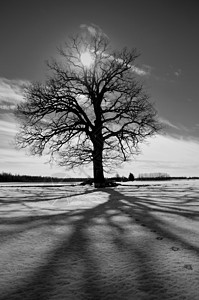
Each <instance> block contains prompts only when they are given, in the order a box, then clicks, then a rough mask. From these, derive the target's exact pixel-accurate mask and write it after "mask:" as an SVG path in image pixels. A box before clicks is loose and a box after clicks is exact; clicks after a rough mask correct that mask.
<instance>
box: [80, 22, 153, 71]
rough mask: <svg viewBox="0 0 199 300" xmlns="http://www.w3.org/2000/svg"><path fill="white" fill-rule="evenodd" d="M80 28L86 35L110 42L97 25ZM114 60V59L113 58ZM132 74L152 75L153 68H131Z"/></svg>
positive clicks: (84, 25)
mask: <svg viewBox="0 0 199 300" xmlns="http://www.w3.org/2000/svg"><path fill="white" fill-rule="evenodd" d="M80 28H81V29H82V30H84V31H85V32H86V34H89V35H91V36H93V37H96V36H98V37H99V38H100V37H105V38H106V39H108V40H109V37H108V36H107V35H106V34H105V33H104V32H103V30H102V29H101V28H100V27H99V26H97V25H95V24H91V25H86V24H81V25H80ZM104 57H106V54H104ZM107 57H109V59H110V58H111V56H110V55H107ZM112 58H113V59H114V57H112ZM117 60H118V62H120V61H121V62H122V59H119V58H117ZM130 67H131V70H132V72H134V73H135V74H137V75H139V76H146V75H150V73H151V69H152V68H151V67H150V66H148V65H143V66H142V67H137V66H130Z"/></svg>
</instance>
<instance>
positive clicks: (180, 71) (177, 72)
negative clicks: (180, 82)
mask: <svg viewBox="0 0 199 300" xmlns="http://www.w3.org/2000/svg"><path fill="white" fill-rule="evenodd" d="M174 75H175V76H176V77H179V76H181V75H182V70H181V69H178V70H177V71H175V72H174Z"/></svg>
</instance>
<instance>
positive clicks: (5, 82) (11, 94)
mask: <svg viewBox="0 0 199 300" xmlns="http://www.w3.org/2000/svg"><path fill="white" fill-rule="evenodd" d="M28 83H29V82H28V81H25V80H13V79H6V78H0V108H1V109H6V108H7V106H11V105H16V104H17V103H19V102H20V101H22V100H23V88H24V86H26V85H27V84H28Z"/></svg>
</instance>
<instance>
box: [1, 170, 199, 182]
mask: <svg viewBox="0 0 199 300" xmlns="http://www.w3.org/2000/svg"><path fill="white" fill-rule="evenodd" d="M173 179H199V177H185V176H182V177H171V176H169V175H168V174H166V173H150V174H149V173H144V174H140V175H139V176H138V177H137V178H135V177H134V175H133V174H132V173H130V174H129V176H128V178H127V177H125V176H119V175H117V176H115V177H109V178H107V180H112V181H117V182H126V181H134V180H136V181H137V180H173ZM81 181H83V182H87V181H89V182H90V181H93V178H90V179H89V178H85V177H82V178H69V177H67V178H58V177H50V176H49V177H48V176H47V177H45V176H30V175H19V174H15V175H13V174H11V173H5V172H3V173H1V174H0V182H56V183H64V182H81Z"/></svg>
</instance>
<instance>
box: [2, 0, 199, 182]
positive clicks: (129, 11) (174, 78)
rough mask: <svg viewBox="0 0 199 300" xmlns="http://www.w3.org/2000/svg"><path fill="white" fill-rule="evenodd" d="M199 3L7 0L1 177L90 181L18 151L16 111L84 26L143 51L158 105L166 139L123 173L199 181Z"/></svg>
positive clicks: (142, 65)
mask: <svg viewBox="0 0 199 300" xmlns="http://www.w3.org/2000/svg"><path fill="white" fill-rule="evenodd" d="M198 8H199V4H198V1H194V0H191V1H170V0H167V1H166V0H164V1H156V0H151V1H148V0H139V1H137V0H136V1H134V0H130V1H128V0H123V1H112V0H108V1H107V0H106V1H104V0H101V1H86V0H84V1H67V0H65V1H64V0H56V1H52V0H48V1H47V0H40V1H36V0H34V1H30V0H18V1H11V0H7V1H4V2H3V3H1V7H0V39H1V40H0V43H1V47H0V172H11V173H13V174H30V175H42V176H61V177H67V176H68V177H70V176H88V175H92V168H80V169H78V170H76V171H75V172H74V173H73V172H71V171H68V170H65V169H64V168H63V167H62V168H61V167H58V166H55V165H53V166H51V165H49V164H48V163H46V162H47V161H48V158H47V157H42V158H37V157H34V156H28V155H27V154H26V151H22V150H21V151H18V150H16V149H15V145H14V137H15V134H16V132H17V130H18V124H17V121H16V120H15V119H14V117H13V113H12V112H13V108H14V107H15V105H16V104H17V103H19V102H20V101H21V100H22V99H23V95H22V94H23V85H24V84H27V83H29V82H32V81H43V80H45V78H46V75H47V67H46V60H47V59H49V58H51V57H55V56H56V55H57V50H56V47H57V46H60V45H61V44H62V43H63V42H64V40H66V39H67V38H68V37H69V36H71V35H73V34H74V33H76V32H78V31H80V28H82V27H84V28H85V27H87V28H89V27H92V26H94V27H99V28H101V30H102V31H103V32H104V33H105V34H106V35H107V36H108V37H109V39H110V41H111V43H112V44H113V45H114V47H115V48H116V49H122V48H123V47H125V46H126V47H127V48H128V49H129V50H130V49H132V48H136V49H137V50H138V52H139V53H140V56H139V58H138V59H137V64H136V66H137V67H138V68H139V69H140V70H142V71H143V72H141V74H140V80H141V81H142V82H143V84H144V87H145V89H146V90H147V92H148V94H149V95H150V98H151V101H152V102H153V103H154V105H155V107H156V109H157V111H158V116H159V118H160V120H161V121H162V122H163V124H164V125H165V128H164V134H161V135H157V136H156V137H155V138H151V139H149V140H147V143H145V144H143V145H141V154H140V155H139V156H136V157H135V158H132V161H131V162H130V163H128V164H123V165H122V168H121V169H116V170H115V171H114V173H113V174H116V173H119V174H120V175H123V176H128V174H129V172H132V173H133V174H135V176H138V174H140V173H155V172H163V173H164V172H165V173H168V174H169V175H171V176H199V154H198V153H199V89H198V87H199V56H198V53H199V39H198V36H199V18H198V11H199V10H198Z"/></svg>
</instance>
